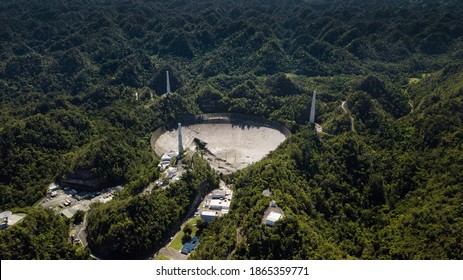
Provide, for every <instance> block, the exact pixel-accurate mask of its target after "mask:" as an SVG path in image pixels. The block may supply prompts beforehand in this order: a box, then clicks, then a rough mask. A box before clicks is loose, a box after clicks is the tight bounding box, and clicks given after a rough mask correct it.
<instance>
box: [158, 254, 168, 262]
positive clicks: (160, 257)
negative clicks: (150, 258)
mask: <svg viewBox="0 0 463 280" xmlns="http://www.w3.org/2000/svg"><path fill="white" fill-rule="evenodd" d="M154 259H155V260H159V261H169V260H170V259H169V258H168V257H166V256H164V255H163V254H159V255H157V256H156V257H155V258H154Z"/></svg>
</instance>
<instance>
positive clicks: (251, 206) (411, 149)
mask: <svg viewBox="0 0 463 280" xmlns="http://www.w3.org/2000/svg"><path fill="white" fill-rule="evenodd" d="M462 17H463V4H462V3H461V1H451V0H417V1H406V0H387V1H386V0H384V1H367V0H348V1H344V0H307V1H302V0H286V1H277V0H274V1H273V0H264V1H244V0H234V1H231V0H215V1H212V0H196V1H193V0H191V1H190V0H178V1H167V0H159V1H154V0H153V1H149V0H127V1H124V0H48V1H44V0H27V1H26V0H15V1H13V0H3V1H1V2H0V153H1V155H0V210H2V211H4V210H10V209H28V210H27V211H30V214H29V215H28V217H27V219H28V221H27V222H26V221H23V222H22V223H21V224H18V225H17V226H15V227H12V228H11V229H7V230H5V231H4V232H2V233H1V235H4V236H8V238H2V242H1V243H0V247H1V248H2V250H1V252H2V253H1V254H2V255H1V257H2V259H6V258H8V259H9V258H26V259H27V258H82V257H85V252H80V253H79V252H77V253H76V255H73V254H74V253H72V252H73V251H72V250H74V249H73V248H71V247H69V248H68V246H67V245H66V244H63V243H62V242H61V243H50V244H49V246H43V247H40V246H36V242H37V240H34V239H33V238H32V237H31V238H32V241H31V242H29V243H23V244H21V245H19V244H18V240H20V239H22V238H25V237H24V236H31V234H32V235H37V233H35V232H34V229H33V223H34V219H39V218H40V217H39V216H43V217H42V218H44V217H45V216H46V219H47V220H49V221H50V223H47V224H46V225H44V227H43V228H41V229H39V231H40V234H38V235H39V236H40V235H41V234H43V235H49V236H55V239H56V240H65V239H66V236H67V232H66V230H65V227H67V226H65V224H66V223H65V222H66V221H63V220H60V219H63V218H61V217H58V216H57V217H51V216H50V215H51V214H50V213H49V212H47V211H45V212H43V213H42V210H40V209H37V212H36V210H35V208H34V209H33V210H30V209H29V208H27V207H28V206H32V205H34V204H35V203H36V202H37V201H38V200H39V199H40V198H42V197H44V196H45V193H46V189H47V185H48V184H50V183H51V182H53V181H54V180H56V179H59V178H62V177H63V176H65V174H67V173H68V172H73V171H77V170H82V169H85V170H88V169H90V170H92V171H93V172H94V174H96V176H98V177H99V178H101V179H104V182H105V184H107V185H108V186H111V185H115V184H124V185H125V186H126V190H125V191H124V192H123V194H121V195H120V196H118V197H116V198H115V200H114V201H113V202H111V203H109V204H105V205H103V204H101V205H96V206H94V207H92V209H91V210H90V212H89V214H88V220H89V224H88V234H89V246H90V249H92V251H94V252H95V254H97V255H100V256H103V257H105V258H145V257H146V256H147V255H148V254H149V253H150V252H152V251H153V250H154V249H155V248H157V247H159V246H160V245H161V243H162V241H163V239H164V238H165V236H166V235H167V234H168V232H169V231H170V230H171V229H172V228H171V227H175V226H176V225H177V224H178V222H179V221H181V220H182V218H183V216H184V215H185V213H186V211H187V209H188V208H189V205H190V204H191V202H192V200H193V199H194V197H195V195H196V194H197V193H198V192H201V191H203V190H201V187H200V186H201V185H202V182H204V181H207V182H208V183H207V184H206V185H207V187H205V188H209V187H212V186H214V185H215V184H216V181H217V178H216V176H217V175H214V174H213V172H212V171H211V170H209V169H208V168H207V167H206V166H204V165H205V164H204V162H202V161H201V159H199V158H197V159H192V160H195V162H196V161H197V162H198V163H197V164H196V163H195V166H197V167H196V170H201V171H198V172H196V173H195V172H190V173H187V175H186V176H185V178H184V179H183V180H182V181H181V182H179V183H178V185H177V186H175V188H172V189H169V190H167V191H164V190H159V191H156V192H153V193H152V194H150V195H146V196H141V195H139V193H140V192H141V190H142V189H143V188H144V187H146V186H147V185H148V184H149V183H150V182H151V181H153V180H154V179H156V178H157V177H158V176H159V172H158V171H157V170H156V166H157V163H158V159H157V158H156V157H155V155H154V153H153V152H152V151H151V149H150V146H149V139H150V135H151V133H152V132H153V131H154V130H155V129H157V128H158V127H160V126H161V125H163V124H165V123H166V122H168V121H171V120H174V119H175V118H176V117H178V116H180V115H182V114H199V113H211V112H237V113H249V114H255V115H259V116H262V117H265V118H268V119H271V120H274V121H278V122H280V123H282V124H284V125H286V126H287V127H288V128H289V129H290V130H291V131H292V132H293V133H294V135H293V136H292V137H290V138H289V139H288V140H287V141H286V142H285V143H283V144H282V145H281V146H280V147H279V148H278V149H277V150H275V151H274V152H272V153H271V155H269V156H268V157H266V158H265V159H264V160H263V161H261V162H259V163H256V164H254V165H252V166H250V167H249V168H247V169H245V170H242V171H240V172H238V173H236V174H233V175H231V176H229V177H227V178H224V179H225V180H227V181H228V182H229V183H231V184H233V185H234V188H235V191H236V197H235V199H234V201H233V203H232V206H231V207H232V209H231V211H230V214H229V215H227V216H225V217H224V218H221V219H219V220H217V221H215V222H213V223H211V224H209V225H208V227H207V228H206V229H205V230H204V231H202V236H201V243H200V246H199V247H198V249H197V251H196V252H195V253H194V254H193V256H192V257H193V258H204V259H208V258H220V259H222V258H227V257H230V258H235V259H293V258H294V259H297V258H315V259H319V258H331V259H338V258H362V259H414V258H416V259H447V258H450V259H461V258H463V248H462V245H461V239H462V235H463V222H462V214H461V213H463V209H462V206H461V205H462V202H463V198H462V188H461V187H462V185H463V184H462V179H461V178H460V177H459V175H460V174H461V173H462V170H463V168H462V164H463V151H462V149H463V146H462V144H461V143H462V137H463V130H462V127H463V126H462V121H463V107H462V104H463V100H462V96H463V84H462V81H463V25H462V24H461V18H462ZM166 70H168V71H170V76H171V87H172V90H173V91H174V93H175V94H173V95H171V96H169V97H166V96H164V95H163V94H164V93H165V88H166V85H165V71H166ZM313 90H317V92H318V99H317V117H316V122H317V123H318V124H321V125H322V127H323V133H320V134H316V133H315V132H314V129H313V127H310V126H308V124H307V122H308V117H309V107H310V106H309V104H310V101H311V92H312V91H313ZM342 104H343V106H341V105H342ZM267 188H268V189H270V190H271V192H272V194H273V197H272V198H268V197H264V196H263V195H262V191H263V190H264V189H267ZM270 199H275V200H276V201H277V203H278V204H279V205H280V207H282V208H283V210H284V211H285V218H284V219H282V220H281V221H280V222H278V223H277V225H276V226H275V227H274V228H269V227H265V226H263V225H261V223H260V219H261V218H262V213H263V211H264V210H265V207H266V206H267V205H268V203H269V201H270ZM165 205H170V206H169V209H167V208H166V207H165ZM34 213H35V214H34ZM29 224H32V225H31V226H29ZM58 224H59V226H57V225H58ZM29 227H30V228H29ZM237 235H239V237H240V238H238V239H239V240H240V241H241V242H236V241H237ZM31 238H29V239H31ZM21 246H22V247H21ZM69 246H70V245H69ZM19 247H21V248H22V249H18V248H19ZM211 248H214V250H211ZM79 256H80V257H79Z"/></svg>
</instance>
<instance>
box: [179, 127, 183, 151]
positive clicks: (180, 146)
mask: <svg viewBox="0 0 463 280" xmlns="http://www.w3.org/2000/svg"><path fill="white" fill-rule="evenodd" d="M182 152H183V140H182V124H181V123H178V154H179V155H180V154H181V153H182Z"/></svg>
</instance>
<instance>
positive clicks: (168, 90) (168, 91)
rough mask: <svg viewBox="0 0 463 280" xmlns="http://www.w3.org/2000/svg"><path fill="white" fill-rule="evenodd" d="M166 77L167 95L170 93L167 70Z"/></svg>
mask: <svg viewBox="0 0 463 280" xmlns="http://www.w3.org/2000/svg"><path fill="white" fill-rule="evenodd" d="M166 79H167V93H166V94H167V95H170V80H169V71H166Z"/></svg>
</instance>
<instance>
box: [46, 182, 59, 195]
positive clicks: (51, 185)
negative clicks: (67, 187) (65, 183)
mask: <svg viewBox="0 0 463 280" xmlns="http://www.w3.org/2000/svg"><path fill="white" fill-rule="evenodd" d="M58 189H59V186H58V185H57V184H55V183H51V184H50V186H49V187H48V193H52V192H54V191H57V190H58Z"/></svg>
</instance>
